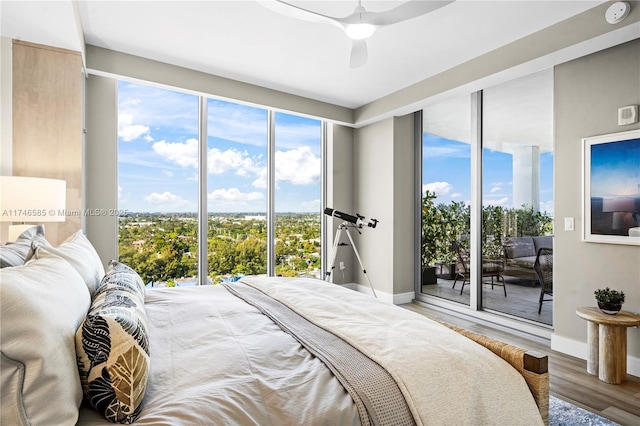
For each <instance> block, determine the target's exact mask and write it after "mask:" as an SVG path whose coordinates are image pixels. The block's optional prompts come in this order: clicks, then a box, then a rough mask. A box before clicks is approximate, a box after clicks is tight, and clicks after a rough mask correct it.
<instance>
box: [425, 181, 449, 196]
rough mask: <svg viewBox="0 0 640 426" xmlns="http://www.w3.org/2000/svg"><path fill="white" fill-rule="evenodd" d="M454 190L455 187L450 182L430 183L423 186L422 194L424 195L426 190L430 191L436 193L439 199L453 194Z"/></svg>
mask: <svg viewBox="0 0 640 426" xmlns="http://www.w3.org/2000/svg"><path fill="white" fill-rule="evenodd" d="M452 189H453V186H452V185H451V184H450V183H449V182H430V183H427V184H425V185H422V194H423V195H424V193H425V192H426V190H429V191H431V192H434V193H435V194H436V196H437V197H440V196H443V195H447V194H448V193H449V192H451V190H452Z"/></svg>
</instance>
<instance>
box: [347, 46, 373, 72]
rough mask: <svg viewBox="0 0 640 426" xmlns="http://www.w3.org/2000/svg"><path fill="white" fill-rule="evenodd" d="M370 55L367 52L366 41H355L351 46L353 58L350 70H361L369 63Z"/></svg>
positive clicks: (350, 62) (351, 58) (350, 61)
mask: <svg viewBox="0 0 640 426" xmlns="http://www.w3.org/2000/svg"><path fill="white" fill-rule="evenodd" d="M368 59H369V53H368V52H367V42H366V40H353V44H352V45H351V57H350V58H349V67H350V68H360V67H361V66H364V64H366V63H367V60H368Z"/></svg>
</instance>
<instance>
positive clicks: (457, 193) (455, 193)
mask: <svg viewBox="0 0 640 426" xmlns="http://www.w3.org/2000/svg"><path fill="white" fill-rule="evenodd" d="M460 197H462V194H461V193H459V192H454V193H452V194H451V198H452V199H453V200H455V199H456V198H460Z"/></svg>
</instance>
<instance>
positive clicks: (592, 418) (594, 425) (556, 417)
mask: <svg viewBox="0 0 640 426" xmlns="http://www.w3.org/2000/svg"><path fill="white" fill-rule="evenodd" d="M573 425H590V426H615V425H618V423H616V422H612V421H611V420H609V419H605V418H604V417H601V416H599V415H597V414H594V413H592V412H590V411H587V410H584V409H582V408H580V407H576V406H575V405H573V404H571V403H569V402H566V401H563V400H562V399H560V398H556V397H555V396H551V395H549V426H573Z"/></svg>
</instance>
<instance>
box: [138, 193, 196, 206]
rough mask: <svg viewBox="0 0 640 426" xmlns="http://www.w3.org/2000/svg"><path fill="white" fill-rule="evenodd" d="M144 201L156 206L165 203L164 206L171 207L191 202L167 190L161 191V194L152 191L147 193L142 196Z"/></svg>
mask: <svg viewBox="0 0 640 426" xmlns="http://www.w3.org/2000/svg"><path fill="white" fill-rule="evenodd" d="M144 201H145V202H147V203H149V204H153V205H156V206H158V205H165V206H172V207H182V206H186V205H189V204H192V203H191V202H189V201H187V200H185V199H183V198H182V197H181V196H179V195H176V194H172V193H171V192H168V191H167V192H163V193H162V194H160V193H157V192H153V193H151V194H149V195H147V196H146V197H144Z"/></svg>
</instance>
